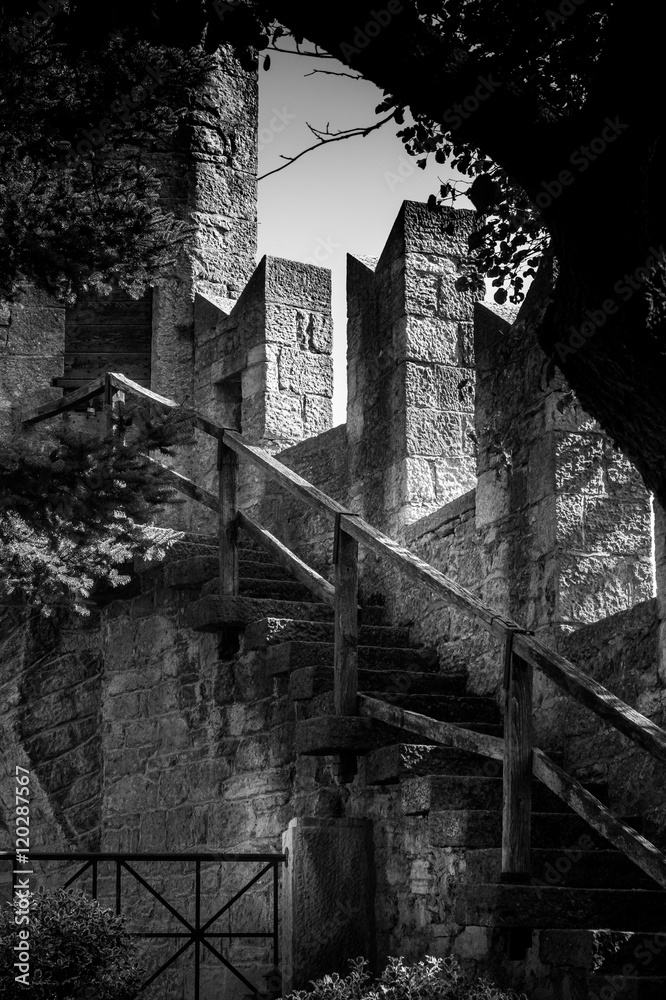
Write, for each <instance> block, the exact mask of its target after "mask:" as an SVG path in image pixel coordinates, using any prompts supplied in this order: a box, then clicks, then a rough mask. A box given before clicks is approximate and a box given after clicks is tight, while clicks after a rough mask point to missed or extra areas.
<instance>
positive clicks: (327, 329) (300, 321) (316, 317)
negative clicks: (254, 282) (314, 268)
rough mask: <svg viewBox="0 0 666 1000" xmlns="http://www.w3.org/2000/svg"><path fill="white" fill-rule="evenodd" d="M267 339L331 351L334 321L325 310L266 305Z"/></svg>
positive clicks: (302, 347)
mask: <svg viewBox="0 0 666 1000" xmlns="http://www.w3.org/2000/svg"><path fill="white" fill-rule="evenodd" d="M266 339H267V340H268V341H270V342H271V343H278V344H285V345H286V346H288V347H293V348H297V349H298V350H301V351H310V352H313V353H315V354H331V352H332V350H333V323H332V320H331V316H330V314H329V313H328V312H320V311H316V310H308V309H298V308H296V307H295V306H291V305H283V304H282V303H275V302H268V303H267V304H266Z"/></svg>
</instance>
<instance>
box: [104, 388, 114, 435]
mask: <svg viewBox="0 0 666 1000" xmlns="http://www.w3.org/2000/svg"><path fill="white" fill-rule="evenodd" d="M104 421H105V424H106V433H107V435H108V436H109V437H111V435H112V434H113V386H112V385H111V379H110V378H109V376H108V375H106V376H105V377H104Z"/></svg>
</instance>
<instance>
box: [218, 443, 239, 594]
mask: <svg viewBox="0 0 666 1000" xmlns="http://www.w3.org/2000/svg"><path fill="white" fill-rule="evenodd" d="M217 467H218V469H219V490H220V513H219V544H220V597H235V596H236V595H237V594H238V547H237V535H238V507H237V501H236V491H237V481H238V456H237V455H236V452H235V451H232V449H231V448H229V447H228V446H227V445H226V444H225V443H224V441H222V440H220V441H219V442H218V451H217Z"/></svg>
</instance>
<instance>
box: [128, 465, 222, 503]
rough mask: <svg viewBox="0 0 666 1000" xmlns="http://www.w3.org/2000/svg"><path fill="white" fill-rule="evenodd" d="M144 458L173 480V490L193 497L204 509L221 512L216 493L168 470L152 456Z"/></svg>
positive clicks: (178, 473)
mask: <svg viewBox="0 0 666 1000" xmlns="http://www.w3.org/2000/svg"><path fill="white" fill-rule="evenodd" d="M144 457H145V458H147V459H148V461H149V462H150V463H151V465H156V466H157V467H158V468H160V469H161V470H162V471H163V472H165V473H166V475H167V477H168V479H170V480H171V483H172V485H173V488H174V489H175V490H178V492H179V493H184V494H185V496H187V497H191V499H192V500H198V501H199V503H202V504H203V505H204V507H209V508H210V510H214V511H215V512H216V513H217V512H218V511H219V509H220V502H219V500H218V498H217V497H216V496H215V494H214V493H211V492H210V491H209V490H205V489H204V488H203V486H197V484H196V483H194V482H192V480H191V479H188V478H187V476H182V475H181V474H180V472H176V471H175V470H174V469H169V468H167V466H166V465H162V463H161V462H158V461H156V460H155V459H154V458H151V457H150V455H145V456H144Z"/></svg>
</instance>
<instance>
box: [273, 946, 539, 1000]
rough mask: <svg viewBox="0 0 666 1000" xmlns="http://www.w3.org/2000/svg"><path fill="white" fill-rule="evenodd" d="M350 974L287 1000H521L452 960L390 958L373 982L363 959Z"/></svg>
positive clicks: (317, 984) (355, 962) (325, 980)
mask: <svg viewBox="0 0 666 1000" xmlns="http://www.w3.org/2000/svg"><path fill="white" fill-rule="evenodd" d="M349 964H350V966H351V972H350V973H349V975H348V976H345V977H344V978H343V977H341V976H339V975H338V974H337V973H333V975H331V976H324V977H323V978H322V979H317V980H314V981H313V983H312V987H313V988H312V990H309V991H308V990H296V991H294V992H293V993H291V994H290V998H291V1000H521V998H522V1000H525V998H524V995H523V994H520V995H519V994H517V993H515V992H514V991H513V990H501V989H499V987H497V986H494V985H493V984H492V983H490V982H489V981H488V980H487V979H470V978H469V977H468V976H465V975H464V973H463V972H462V971H461V969H460V967H459V966H458V965H457V963H456V962H455V961H454V960H453V959H444V958H433V957H432V956H431V955H428V956H427V957H426V959H425V961H424V962H415V963H414V964H413V965H406V964H405V962H404V960H403V959H402V958H390V959H389V964H388V965H387V966H386V968H385V969H384V971H383V972H382V974H381V976H380V977H379V979H378V980H377V981H376V982H375V983H373V982H372V976H371V975H370V973H369V972H368V970H367V966H368V965H369V964H370V963H369V962H368V961H367V959H364V958H356V959H352V960H351V961H350V963H349Z"/></svg>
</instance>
